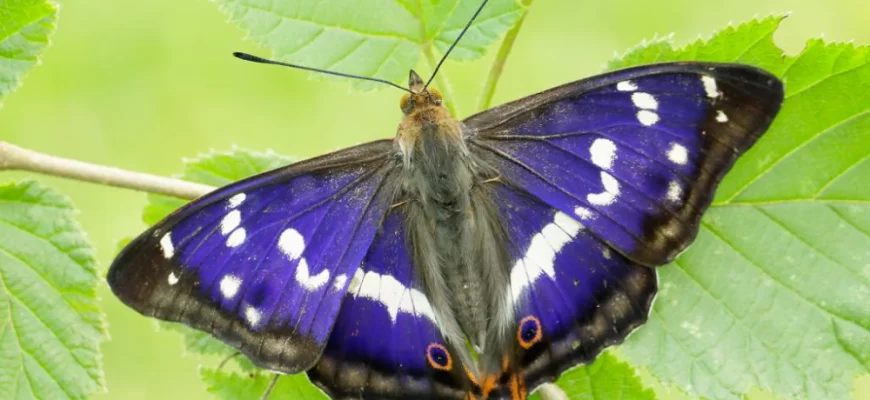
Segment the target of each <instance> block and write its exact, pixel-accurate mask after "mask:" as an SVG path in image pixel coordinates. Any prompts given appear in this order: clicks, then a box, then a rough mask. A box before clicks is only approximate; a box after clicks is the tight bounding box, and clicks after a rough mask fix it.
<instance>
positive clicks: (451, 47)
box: [423, 0, 489, 90]
mask: <svg viewBox="0 0 870 400" xmlns="http://www.w3.org/2000/svg"><path fill="white" fill-rule="evenodd" d="M488 2H489V0H483V3H481V4H480V7H477V11H475V12H474V15H472V16H471V19H470V20H468V23H467V24H465V28H462V32H459V36H457V37H456V40H454V41H453V44H451V45H450V48H449V49H447V52H446V53H444V57H441V61H438V65H436V66H435V70H434V71H432V76H430V77H429V81H428V82H426V86H423V90H426V88H427V87H429V84H430V83H432V80H433V79H435V74H437V73H438V70H439V69H441V64H444V60H446V59H447V56H449V55H450V52H451V51H453V48H454V47H456V44H458V43H459V41H460V40H462V36H464V35H465V32H467V31H468V28H470V27H471V24H472V23H473V22H474V20H475V19H477V16H478V15H480V12H481V11H483V6H485V5H486V3H488Z"/></svg>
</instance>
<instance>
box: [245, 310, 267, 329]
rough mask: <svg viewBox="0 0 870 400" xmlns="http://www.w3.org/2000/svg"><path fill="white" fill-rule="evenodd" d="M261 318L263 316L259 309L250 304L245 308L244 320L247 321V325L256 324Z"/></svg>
mask: <svg viewBox="0 0 870 400" xmlns="http://www.w3.org/2000/svg"><path fill="white" fill-rule="evenodd" d="M261 318H263V314H260V310H257V309H256V308H254V307H251V306H247V307H246V308H245V320H246V321H248V325H250V326H252V327H253V326H257V325H258V324H259V323H260V319H261Z"/></svg>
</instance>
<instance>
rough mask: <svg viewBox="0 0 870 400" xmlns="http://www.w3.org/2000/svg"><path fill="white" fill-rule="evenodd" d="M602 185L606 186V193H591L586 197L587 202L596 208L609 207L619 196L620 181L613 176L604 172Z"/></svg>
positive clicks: (602, 173)
mask: <svg viewBox="0 0 870 400" xmlns="http://www.w3.org/2000/svg"><path fill="white" fill-rule="evenodd" d="M601 184H602V185H604V191H603V192H601V193H590V194H589V195H588V196H586V200H588V201H589V202H590V203H592V204H594V205H596V206H609V205H611V204H613V202H614V201H616V197H617V196H619V181H617V180H616V178H614V177H613V175H610V174H608V173H607V172H604V171H602V172H601Z"/></svg>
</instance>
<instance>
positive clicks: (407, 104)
mask: <svg viewBox="0 0 870 400" xmlns="http://www.w3.org/2000/svg"><path fill="white" fill-rule="evenodd" d="M412 107H413V104H411V94H410V93H406V94H405V95H404V96H402V100H401V101H400V102H399V108H401V110H402V112H403V113H405V114H407V113H408V112H409V111H411V108H412Z"/></svg>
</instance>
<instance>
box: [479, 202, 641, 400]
mask: <svg viewBox="0 0 870 400" xmlns="http://www.w3.org/2000/svg"><path fill="white" fill-rule="evenodd" d="M493 196H494V199H495V203H496V204H497V205H498V207H499V211H500V212H501V214H502V216H503V218H504V222H505V226H506V227H507V233H508V237H509V240H508V243H507V245H508V248H509V251H510V255H511V261H512V265H511V272H510V291H509V293H508V295H509V296H510V300H511V301H510V302H511V303H512V304H513V305H514V321H513V325H512V330H511V332H510V333H511V339H512V341H513V343H512V346H509V347H508V348H506V349H500V351H503V357H504V359H505V360H506V361H505V364H506V365H505V367H506V368H505V374H504V375H502V377H501V379H500V385H499V386H498V388H497V389H496V391H495V392H494V395H493V397H492V398H513V399H517V398H525V397H524V396H525V394H527V393H528V392H530V391H531V390H534V388H535V387H537V386H538V385H540V384H541V383H544V382H548V381H552V380H555V379H556V378H557V377H558V376H559V374H561V373H562V372H563V371H565V370H567V369H569V368H571V367H574V366H575V365H577V364H581V363H589V362H592V360H594V359H595V357H596V356H597V355H598V353H600V352H601V350H602V349H604V348H605V347H606V346H610V345H613V344H617V343H620V342H622V341H623V339H624V338H625V337H626V336H627V335H628V334H629V333H630V332H631V331H632V330H633V329H634V328H636V327H638V326H640V325H641V324H642V323H643V322H644V321H646V318H647V314H648V312H649V308H650V305H651V303H652V300H653V297H654V296H655V293H656V274H655V270H654V269H652V268H649V267H645V266H642V265H640V264H638V263H636V262H633V261H631V260H630V259H628V258H626V257H624V256H623V255H621V254H619V253H618V252H615V251H612V250H611V248H610V247H609V246H608V245H607V244H606V243H604V242H601V241H600V240H598V239H597V238H596V237H595V236H593V235H592V234H591V232H590V231H589V230H588V229H587V228H586V227H585V226H584V224H585V222H586V221H585V220H578V219H579V217H577V216H571V215H568V214H566V213H564V212H562V211H560V210H558V209H556V208H554V207H552V206H550V205H548V204H545V203H544V202H542V201H541V200H539V199H537V198H536V197H535V196H533V195H530V194H528V193H526V192H525V191H523V190H522V189H518V188H512V187H509V186H506V185H496V186H495V187H494V190H493ZM516 394H523V396H516Z"/></svg>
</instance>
